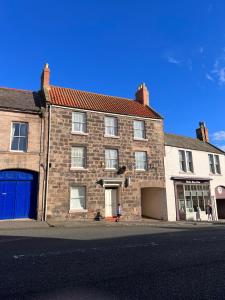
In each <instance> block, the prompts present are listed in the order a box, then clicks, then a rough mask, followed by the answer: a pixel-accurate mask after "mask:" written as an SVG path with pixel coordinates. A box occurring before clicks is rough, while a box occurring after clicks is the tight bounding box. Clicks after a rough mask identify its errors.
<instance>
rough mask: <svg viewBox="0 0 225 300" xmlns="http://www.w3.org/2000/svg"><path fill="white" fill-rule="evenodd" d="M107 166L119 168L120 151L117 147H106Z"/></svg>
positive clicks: (107, 167)
mask: <svg viewBox="0 0 225 300" xmlns="http://www.w3.org/2000/svg"><path fill="white" fill-rule="evenodd" d="M105 168H106V169H117V168H118V151H117V150H116V149H105Z"/></svg>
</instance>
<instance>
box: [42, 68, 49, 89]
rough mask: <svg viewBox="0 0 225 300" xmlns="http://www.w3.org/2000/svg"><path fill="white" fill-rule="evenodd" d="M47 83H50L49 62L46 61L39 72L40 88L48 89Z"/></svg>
mask: <svg viewBox="0 0 225 300" xmlns="http://www.w3.org/2000/svg"><path fill="white" fill-rule="evenodd" d="M49 85H50V69H49V64H48V63H46V64H45V66H44V69H43V71H42V74H41V89H42V90H43V89H44V88H47V89H49Z"/></svg>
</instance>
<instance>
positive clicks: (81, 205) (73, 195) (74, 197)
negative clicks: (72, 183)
mask: <svg viewBox="0 0 225 300" xmlns="http://www.w3.org/2000/svg"><path fill="white" fill-rule="evenodd" d="M85 208H86V190H85V187H84V186H76V187H71V188H70V209H77V210H83V209H85Z"/></svg>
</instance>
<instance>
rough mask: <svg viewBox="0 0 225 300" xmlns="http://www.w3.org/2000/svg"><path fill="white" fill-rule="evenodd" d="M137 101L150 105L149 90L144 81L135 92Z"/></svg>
mask: <svg viewBox="0 0 225 300" xmlns="http://www.w3.org/2000/svg"><path fill="white" fill-rule="evenodd" d="M135 98H136V101H138V102H139V103H141V104H142V105H149V92H148V88H147V87H146V85H145V84H144V83H142V84H140V85H139V87H138V90H137V92H136V94H135Z"/></svg>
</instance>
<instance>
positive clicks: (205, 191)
mask: <svg viewBox="0 0 225 300" xmlns="http://www.w3.org/2000/svg"><path fill="white" fill-rule="evenodd" d="M199 125H200V126H199V128H198V129H197V130H196V134H197V138H190V137H185V136H179V135H175V134H165V176H166V197H167V215H168V220H169V221H176V220H196V217H200V219H201V220H207V215H206V205H208V203H210V204H211V205H212V209H213V219H214V220H218V219H220V218H222V219H225V153H224V152H223V151H222V150H220V149H218V148H217V147H215V146H214V145H212V144H210V143H209V136H208V129H207V128H206V126H205V124H204V123H203V122H200V123H199ZM199 213H200V216H199V215H198V214H199Z"/></svg>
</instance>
